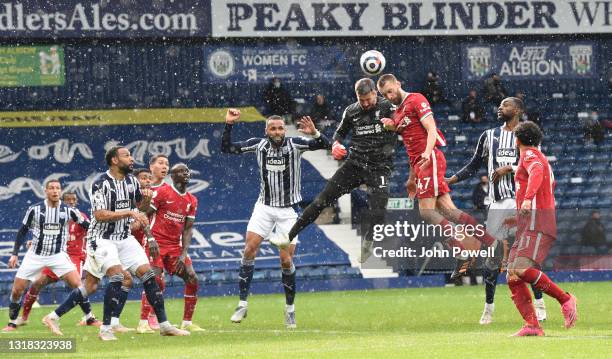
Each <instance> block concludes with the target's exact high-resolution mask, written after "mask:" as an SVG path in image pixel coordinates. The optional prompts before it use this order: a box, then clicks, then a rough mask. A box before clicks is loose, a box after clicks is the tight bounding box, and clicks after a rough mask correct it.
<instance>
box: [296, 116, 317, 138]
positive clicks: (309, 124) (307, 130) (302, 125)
mask: <svg viewBox="0 0 612 359" xmlns="http://www.w3.org/2000/svg"><path fill="white" fill-rule="evenodd" d="M298 125H299V128H298V131H300V132H301V133H303V134H305V135H311V136H312V135H314V134H316V133H317V128H316V127H315V124H314V122H313V121H312V119H311V118H310V116H304V117H302V118H301V119H300V120H299V121H298Z"/></svg>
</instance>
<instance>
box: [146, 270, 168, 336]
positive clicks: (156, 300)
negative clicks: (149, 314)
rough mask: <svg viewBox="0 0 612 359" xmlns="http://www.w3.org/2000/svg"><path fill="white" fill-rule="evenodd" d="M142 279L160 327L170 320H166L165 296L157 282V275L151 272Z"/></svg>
mask: <svg viewBox="0 0 612 359" xmlns="http://www.w3.org/2000/svg"><path fill="white" fill-rule="evenodd" d="M140 279H141V280H142V284H143V287H144V290H145V293H146V294H147V299H148V300H149V303H150V304H151V306H152V307H153V310H154V311H155V315H156V316H157V321H158V322H159V323H160V325H161V323H163V322H167V321H168V319H167V318H166V309H165V307H164V295H163V294H162V292H161V289H159V286H158V285H157V282H156V281H155V273H154V272H153V271H152V270H150V271H148V272H147V273H145V274H144V275H143V276H142V278H140Z"/></svg>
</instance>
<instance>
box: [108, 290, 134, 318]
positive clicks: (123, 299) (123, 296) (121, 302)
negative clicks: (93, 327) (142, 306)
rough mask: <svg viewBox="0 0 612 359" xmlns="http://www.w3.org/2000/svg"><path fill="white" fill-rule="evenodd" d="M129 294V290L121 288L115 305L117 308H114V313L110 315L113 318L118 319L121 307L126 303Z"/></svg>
mask: <svg viewBox="0 0 612 359" xmlns="http://www.w3.org/2000/svg"><path fill="white" fill-rule="evenodd" d="M129 293H130V288H128V287H124V286H121V291H120V292H119V298H118V299H119V302H118V303H117V307H116V308H115V312H114V313H113V314H112V316H113V317H116V318H119V317H120V316H121V313H122V312H123V307H124V306H125V302H126V301H127V298H128V294H129Z"/></svg>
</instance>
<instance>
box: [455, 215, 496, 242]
mask: <svg viewBox="0 0 612 359" xmlns="http://www.w3.org/2000/svg"><path fill="white" fill-rule="evenodd" d="M459 223H461V224H469V225H471V226H473V227H474V228H476V226H478V225H479V223H478V221H477V220H476V218H474V217H472V216H470V215H469V214H467V213H465V212H461V214H460V215H459ZM482 228H484V227H482ZM479 233H480V234H479ZM474 238H476V239H477V240H478V241H480V242H481V243H483V244H484V245H486V246H487V247H490V246H492V245H493V243H495V238H493V236H491V235H490V234H489V233H488V232H487V231H475V233H474Z"/></svg>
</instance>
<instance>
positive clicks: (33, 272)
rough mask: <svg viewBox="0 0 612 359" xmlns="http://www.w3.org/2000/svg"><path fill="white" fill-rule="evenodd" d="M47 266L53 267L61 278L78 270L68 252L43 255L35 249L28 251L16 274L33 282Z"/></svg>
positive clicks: (54, 271)
mask: <svg viewBox="0 0 612 359" xmlns="http://www.w3.org/2000/svg"><path fill="white" fill-rule="evenodd" d="M45 267H47V268H49V269H51V270H52V271H53V273H55V274H56V275H57V276H58V277H60V278H61V277H63V276H64V275H66V274H68V273H70V272H72V271H76V270H77V269H76V267H75V266H74V263H72V261H71V260H70V257H68V254H67V253H66V252H60V253H58V254H54V255H51V256H41V255H38V254H36V253H34V252H33V251H28V252H27V253H26V255H25V256H24V257H23V261H22V262H21V266H19V269H18V270H17V274H16V275H15V276H16V277H17V278H21V279H25V280H29V281H31V282H33V281H34V280H35V279H36V278H37V277H38V275H39V274H40V272H41V271H42V270H43V269H44V268H45Z"/></svg>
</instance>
